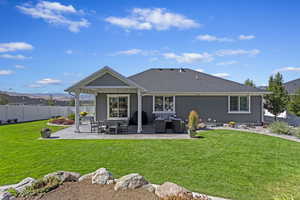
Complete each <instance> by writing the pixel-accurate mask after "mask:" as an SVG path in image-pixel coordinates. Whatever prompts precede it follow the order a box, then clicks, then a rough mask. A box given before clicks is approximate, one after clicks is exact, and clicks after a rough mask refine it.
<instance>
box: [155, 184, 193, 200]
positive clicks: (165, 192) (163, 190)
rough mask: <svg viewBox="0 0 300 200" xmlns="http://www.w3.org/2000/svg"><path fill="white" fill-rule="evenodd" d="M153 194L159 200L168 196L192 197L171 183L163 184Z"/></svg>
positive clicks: (183, 189) (188, 192) (187, 191)
mask: <svg viewBox="0 0 300 200" xmlns="http://www.w3.org/2000/svg"><path fill="white" fill-rule="evenodd" d="M155 194H156V195H157V196H158V197H159V198H166V197H168V196H190V197H192V196H193V195H192V193H191V192H190V191H189V190H187V189H185V188H184V187H181V186H179V185H177V184H175V183H171V182H165V183H164V184H162V185H160V186H159V187H158V188H157V189H156V190H155Z"/></svg>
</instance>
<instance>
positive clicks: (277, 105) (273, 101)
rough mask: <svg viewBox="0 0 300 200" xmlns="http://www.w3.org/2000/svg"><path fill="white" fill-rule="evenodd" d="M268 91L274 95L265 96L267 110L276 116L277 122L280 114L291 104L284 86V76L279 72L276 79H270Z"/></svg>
mask: <svg viewBox="0 0 300 200" xmlns="http://www.w3.org/2000/svg"><path fill="white" fill-rule="evenodd" d="M267 90H268V91H270V92H272V94H267V95H265V97H264V98H265V108H266V109H267V110H268V111H269V112H270V113H272V114H273V115H274V116H275V120H277V116H278V114H280V113H282V112H284V111H285V110H286V109H287V106H288V103H289V96H288V93H287V91H286V89H285V88H284V86H283V79H282V75H281V74H280V73H279V72H278V73H277V74H275V76H274V77H273V76H271V77H270V79H269V85H268V88H267Z"/></svg>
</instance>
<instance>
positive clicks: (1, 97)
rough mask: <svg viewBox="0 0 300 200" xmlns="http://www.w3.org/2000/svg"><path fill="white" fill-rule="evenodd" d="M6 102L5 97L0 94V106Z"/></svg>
mask: <svg viewBox="0 0 300 200" xmlns="http://www.w3.org/2000/svg"><path fill="white" fill-rule="evenodd" d="M8 102H9V101H8V98H7V97H6V96H5V95H2V94H0V105H6V104H8Z"/></svg>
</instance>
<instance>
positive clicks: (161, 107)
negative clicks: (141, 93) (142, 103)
mask: <svg viewBox="0 0 300 200" xmlns="http://www.w3.org/2000/svg"><path fill="white" fill-rule="evenodd" d="M153 112H175V96H154V97H153Z"/></svg>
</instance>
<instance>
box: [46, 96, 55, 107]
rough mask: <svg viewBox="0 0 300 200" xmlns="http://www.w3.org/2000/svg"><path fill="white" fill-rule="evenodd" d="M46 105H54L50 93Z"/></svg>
mask: <svg viewBox="0 0 300 200" xmlns="http://www.w3.org/2000/svg"><path fill="white" fill-rule="evenodd" d="M47 104H48V106H54V105H55V101H54V99H53V96H52V94H50V96H49V99H48V101H47Z"/></svg>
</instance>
